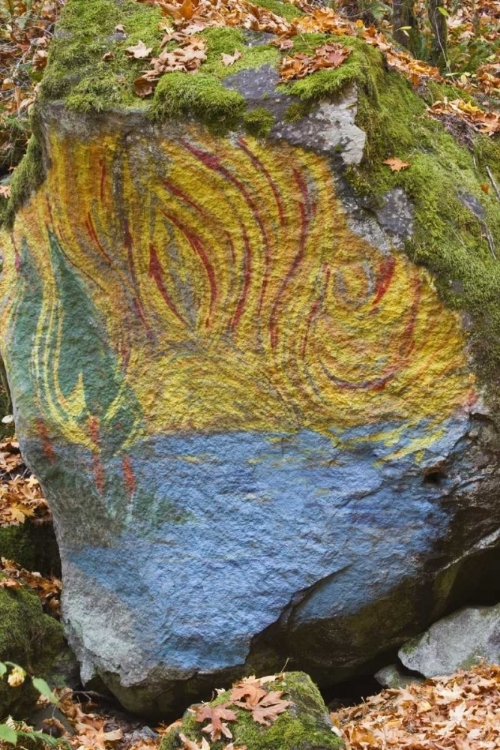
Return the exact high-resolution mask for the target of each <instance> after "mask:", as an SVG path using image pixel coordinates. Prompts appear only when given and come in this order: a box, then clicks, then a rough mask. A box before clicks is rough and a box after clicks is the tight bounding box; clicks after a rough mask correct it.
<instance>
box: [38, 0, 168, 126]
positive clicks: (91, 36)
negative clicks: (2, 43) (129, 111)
mask: <svg viewBox="0 0 500 750" xmlns="http://www.w3.org/2000/svg"><path fill="white" fill-rule="evenodd" d="M161 20H164V19H163V18H162V16H161V13H160V11H159V9H157V8H153V7H151V6H150V5H145V4H141V3H137V2H134V1H133V0H125V2H122V3H117V2H115V0H92V2H88V0H72V1H71V2H70V3H68V5H67V6H66V7H65V9H64V10H63V13H62V15H61V18H60V20H59V23H58V25H57V36H56V39H55V41H54V43H53V44H52V45H51V47H50V52H49V64H48V67H47V72H46V74H45V76H44V78H43V82H42V86H41V92H40V96H41V100H42V101H43V100H44V99H45V100H47V99H51V100H54V99H64V100H65V102H66V105H67V106H68V108H70V109H73V110H77V111H80V112H88V111H97V112H100V111H102V110H104V109H109V108H110V107H113V106H131V105H133V106H135V107H145V106H147V105H146V104H145V103H144V102H143V101H142V100H141V99H140V98H139V97H137V96H136V95H135V93H134V88H133V82H134V80H135V78H137V76H139V75H140V74H141V72H142V71H143V70H144V67H145V63H144V60H133V59H131V58H130V56H129V55H127V53H126V51H125V50H126V48H127V47H130V46H132V45H134V44H137V42H138V41H139V40H141V41H142V42H144V44H145V45H146V46H147V47H151V48H152V49H153V54H157V53H158V52H159V51H160V49H159V45H160V42H161V34H160V33H159V31H158V24H159V22H160V21H161ZM119 25H122V26H123V27H124V29H125V33H121V32H119V31H117V30H116V27H117V26H119ZM106 53H111V55H112V57H111V59H110V60H108V61H104V60H103V56H104V55H105V54H106Z"/></svg>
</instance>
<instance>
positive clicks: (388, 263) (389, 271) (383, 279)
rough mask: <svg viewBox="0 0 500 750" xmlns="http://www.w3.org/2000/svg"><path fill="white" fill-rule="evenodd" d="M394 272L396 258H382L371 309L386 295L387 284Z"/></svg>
mask: <svg viewBox="0 0 500 750" xmlns="http://www.w3.org/2000/svg"><path fill="white" fill-rule="evenodd" d="M395 270H396V258H393V257H392V256H391V257H389V258H384V260H383V261H382V267H381V269H380V274H379V276H378V279H377V286H376V287H375V299H374V300H373V302H372V307H375V305H376V304H377V303H378V302H380V300H381V299H382V297H383V296H384V294H385V293H386V291H387V289H388V288H389V284H390V283H391V281H392V277H393V276H394V271H395Z"/></svg>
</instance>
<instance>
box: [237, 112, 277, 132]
mask: <svg viewBox="0 0 500 750" xmlns="http://www.w3.org/2000/svg"><path fill="white" fill-rule="evenodd" d="M243 122H244V124H245V129H246V131H247V132H248V133H250V135H253V136H255V138H265V137H266V136H267V135H269V133H270V132H271V130H272V127H273V125H274V115H273V114H272V113H271V112H269V110H267V109H264V107H257V108H256V109H251V110H250V111H249V112H247V113H246V114H245V117H244V118H243Z"/></svg>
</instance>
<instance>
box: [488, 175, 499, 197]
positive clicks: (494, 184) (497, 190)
mask: <svg viewBox="0 0 500 750" xmlns="http://www.w3.org/2000/svg"><path fill="white" fill-rule="evenodd" d="M486 172H487V173H488V177H489V178H490V182H491V184H492V185H493V190H494V191H495V193H496V194H497V198H498V200H499V201H500V188H499V187H498V185H497V182H496V180H495V178H494V177H493V173H492V171H491V169H490V168H489V167H486Z"/></svg>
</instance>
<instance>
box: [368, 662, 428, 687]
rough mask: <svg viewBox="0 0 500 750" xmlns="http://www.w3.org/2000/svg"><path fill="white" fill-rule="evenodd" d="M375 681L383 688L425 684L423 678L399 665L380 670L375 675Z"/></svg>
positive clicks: (390, 665)
mask: <svg viewBox="0 0 500 750" xmlns="http://www.w3.org/2000/svg"><path fill="white" fill-rule="evenodd" d="M375 679H376V680H377V682H378V683H379V684H380V685H382V687H388V688H402V687H406V686H407V685H411V684H412V683H414V682H424V679H423V677H422V676H419V675H418V674H416V673H415V672H410V671H409V670H407V669H404V667H402V666H401V664H399V663H398V664H389V666H387V667H383V668H382V669H379V671H378V672H377V673H376V674H375Z"/></svg>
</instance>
